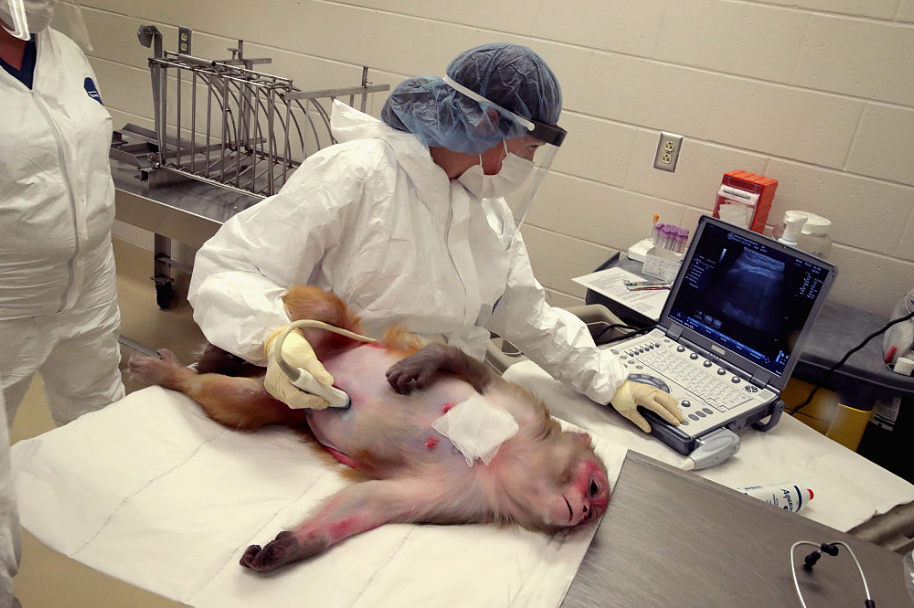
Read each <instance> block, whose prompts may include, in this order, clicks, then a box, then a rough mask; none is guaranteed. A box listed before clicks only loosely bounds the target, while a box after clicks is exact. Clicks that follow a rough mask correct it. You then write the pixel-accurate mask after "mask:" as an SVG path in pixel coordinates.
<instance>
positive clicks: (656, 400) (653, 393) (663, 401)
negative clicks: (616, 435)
mask: <svg viewBox="0 0 914 608" xmlns="http://www.w3.org/2000/svg"><path fill="white" fill-rule="evenodd" d="M610 403H611V405H612V406H613V407H614V408H615V409H616V411H618V412H619V413H620V414H622V415H623V416H625V417H626V418H628V419H629V420H631V421H632V422H634V423H635V424H636V425H638V428H640V429H641V430H642V431H644V432H645V433H650V432H651V425H650V424H648V422H647V420H645V418H644V416H642V415H641V413H640V412H639V411H638V406H639V405H640V406H641V407H644V408H647V409H649V410H650V411H652V412H654V413H655V414H657V415H658V416H660V417H661V418H663V419H664V420H666V421H667V422H669V423H670V424H673V425H677V426H678V425H679V423H680V422H682V421H683V420H684V419H685V418H684V417H683V415H682V412H681V411H679V406H678V405H677V404H676V398H675V397H673V396H672V395H670V394H669V393H667V392H665V391H662V390H660V389H659V388H656V387H653V386H650V385H648V384H642V383H640V382H633V381H631V380H626V381H625V382H623V383H622V384H620V385H619V388H617V389H616V394H615V395H613V398H612V401H611V402H610Z"/></svg>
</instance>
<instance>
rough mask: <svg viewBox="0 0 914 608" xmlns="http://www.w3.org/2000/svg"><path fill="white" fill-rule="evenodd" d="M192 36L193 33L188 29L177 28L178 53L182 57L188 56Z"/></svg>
mask: <svg viewBox="0 0 914 608" xmlns="http://www.w3.org/2000/svg"><path fill="white" fill-rule="evenodd" d="M193 35H194V31H193V30H192V29H190V28H189V27H179V28H178V52H179V53H181V54H182V55H190V42H191V38H193Z"/></svg>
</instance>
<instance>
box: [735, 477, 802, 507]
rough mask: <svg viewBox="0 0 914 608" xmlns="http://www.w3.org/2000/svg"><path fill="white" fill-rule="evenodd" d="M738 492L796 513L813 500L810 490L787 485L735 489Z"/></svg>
mask: <svg viewBox="0 0 914 608" xmlns="http://www.w3.org/2000/svg"><path fill="white" fill-rule="evenodd" d="M737 490H738V491H739V492H742V493H743V494H746V495H748V496H752V497H754V498H758V499H759V500H764V501H765V502H767V503H768V504H769V505H774V506H775V507H777V508H779V509H784V510H785V511H792V512H793V513H796V512H798V511H799V510H800V509H802V508H803V507H805V506H806V505H807V503H809V501H810V500H812V498H813V493H812V490H810V489H809V488H804V487H802V486H797V485H793V484H789V483H781V484H776V485H773V486H749V487H748V488H737Z"/></svg>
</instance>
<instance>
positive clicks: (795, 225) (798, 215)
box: [778, 211, 809, 247]
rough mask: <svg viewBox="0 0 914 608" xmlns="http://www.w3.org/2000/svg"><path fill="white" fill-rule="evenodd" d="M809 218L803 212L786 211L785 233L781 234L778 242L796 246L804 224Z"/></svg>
mask: <svg viewBox="0 0 914 608" xmlns="http://www.w3.org/2000/svg"><path fill="white" fill-rule="evenodd" d="M807 219H809V218H808V216H807V215H806V214H805V213H802V212H797V211H788V212H787V213H785V214H784V234H782V235H781V238H779V239H778V242H781V243H784V244H785V245H790V246H791V247H796V246H797V241H798V239H799V238H800V233H801V231H802V230H803V225H804V224H805V223H806V220H807Z"/></svg>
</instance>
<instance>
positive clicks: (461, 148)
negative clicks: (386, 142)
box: [381, 43, 562, 154]
mask: <svg viewBox="0 0 914 608" xmlns="http://www.w3.org/2000/svg"><path fill="white" fill-rule="evenodd" d="M446 73H447V75H448V77H450V78H451V79H452V80H453V81H454V82H456V83H458V84H460V85H463V86H464V87H466V88H468V89H470V90H471V91H473V92H475V93H478V94H479V95H481V96H483V97H485V98H486V99H487V100H489V101H490V102H492V103H493V104H497V106H500V107H501V108H503V109H505V110H508V111H509V112H513V113H514V114H517V115H518V116H521V117H522V118H525V119H528V120H534V121H537V122H540V123H545V124H548V125H554V124H556V123H557V122H558V119H559V114H560V113H561V111H562V89H561V87H560V86H559V81H558V79H557V78H556V77H555V74H554V73H553V72H552V70H551V69H550V68H549V66H548V65H546V62H545V61H543V59H542V57H540V56H539V55H537V54H536V53H535V52H534V51H533V50H532V49H530V48H528V47H525V46H521V45H517V44H504V43H500V44H485V45H482V46H478V47H476V48H473V49H470V50H468V51H464V52H463V53H461V54H460V55H458V56H457V57H456V58H454V60H453V61H451V63H450V64H449V65H448V66H447V70H446ZM489 109H494V110H496V111H497V112H499V113H498V114H495V118H494V120H493V118H492V114H493V113H490V112H488V110H489ZM381 119H382V120H383V121H384V122H385V123H387V124H388V125H390V126H391V127H393V128H394V129H398V130H400V131H409V132H410V133H412V134H413V135H415V136H416V137H417V138H419V141H421V142H422V143H423V144H424V145H425V146H429V147H430V146H440V147H443V148H447V149H448V150H453V151H454V152H464V153H467V154H481V153H482V152H483V151H484V150H487V149H489V148H491V147H492V146H494V145H496V144H498V143H499V142H500V141H501V140H503V139H511V138H514V137H521V136H523V135H526V134H528V131H527V129H526V128H525V127H524V126H522V125H520V124H518V123H517V122H516V121H515V120H513V119H511V118H510V116H509V115H506V114H505V113H504V112H500V111H499V108H498V107H494V106H492V105H491V104H487V103H486V102H479V101H476V100H474V99H471V98H470V97H468V96H466V95H464V94H463V93H460V92H459V91H457V90H456V89H454V88H453V87H451V86H450V85H449V84H447V83H446V82H444V80H442V79H441V78H439V77H436V76H418V77H415V78H409V79H407V80H405V81H404V82H402V83H400V84H399V85H398V86H397V88H395V89H394V90H393V92H392V93H391V94H390V97H388V99H387V102H386V103H385V104H384V109H383V110H382V111H381Z"/></svg>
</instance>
